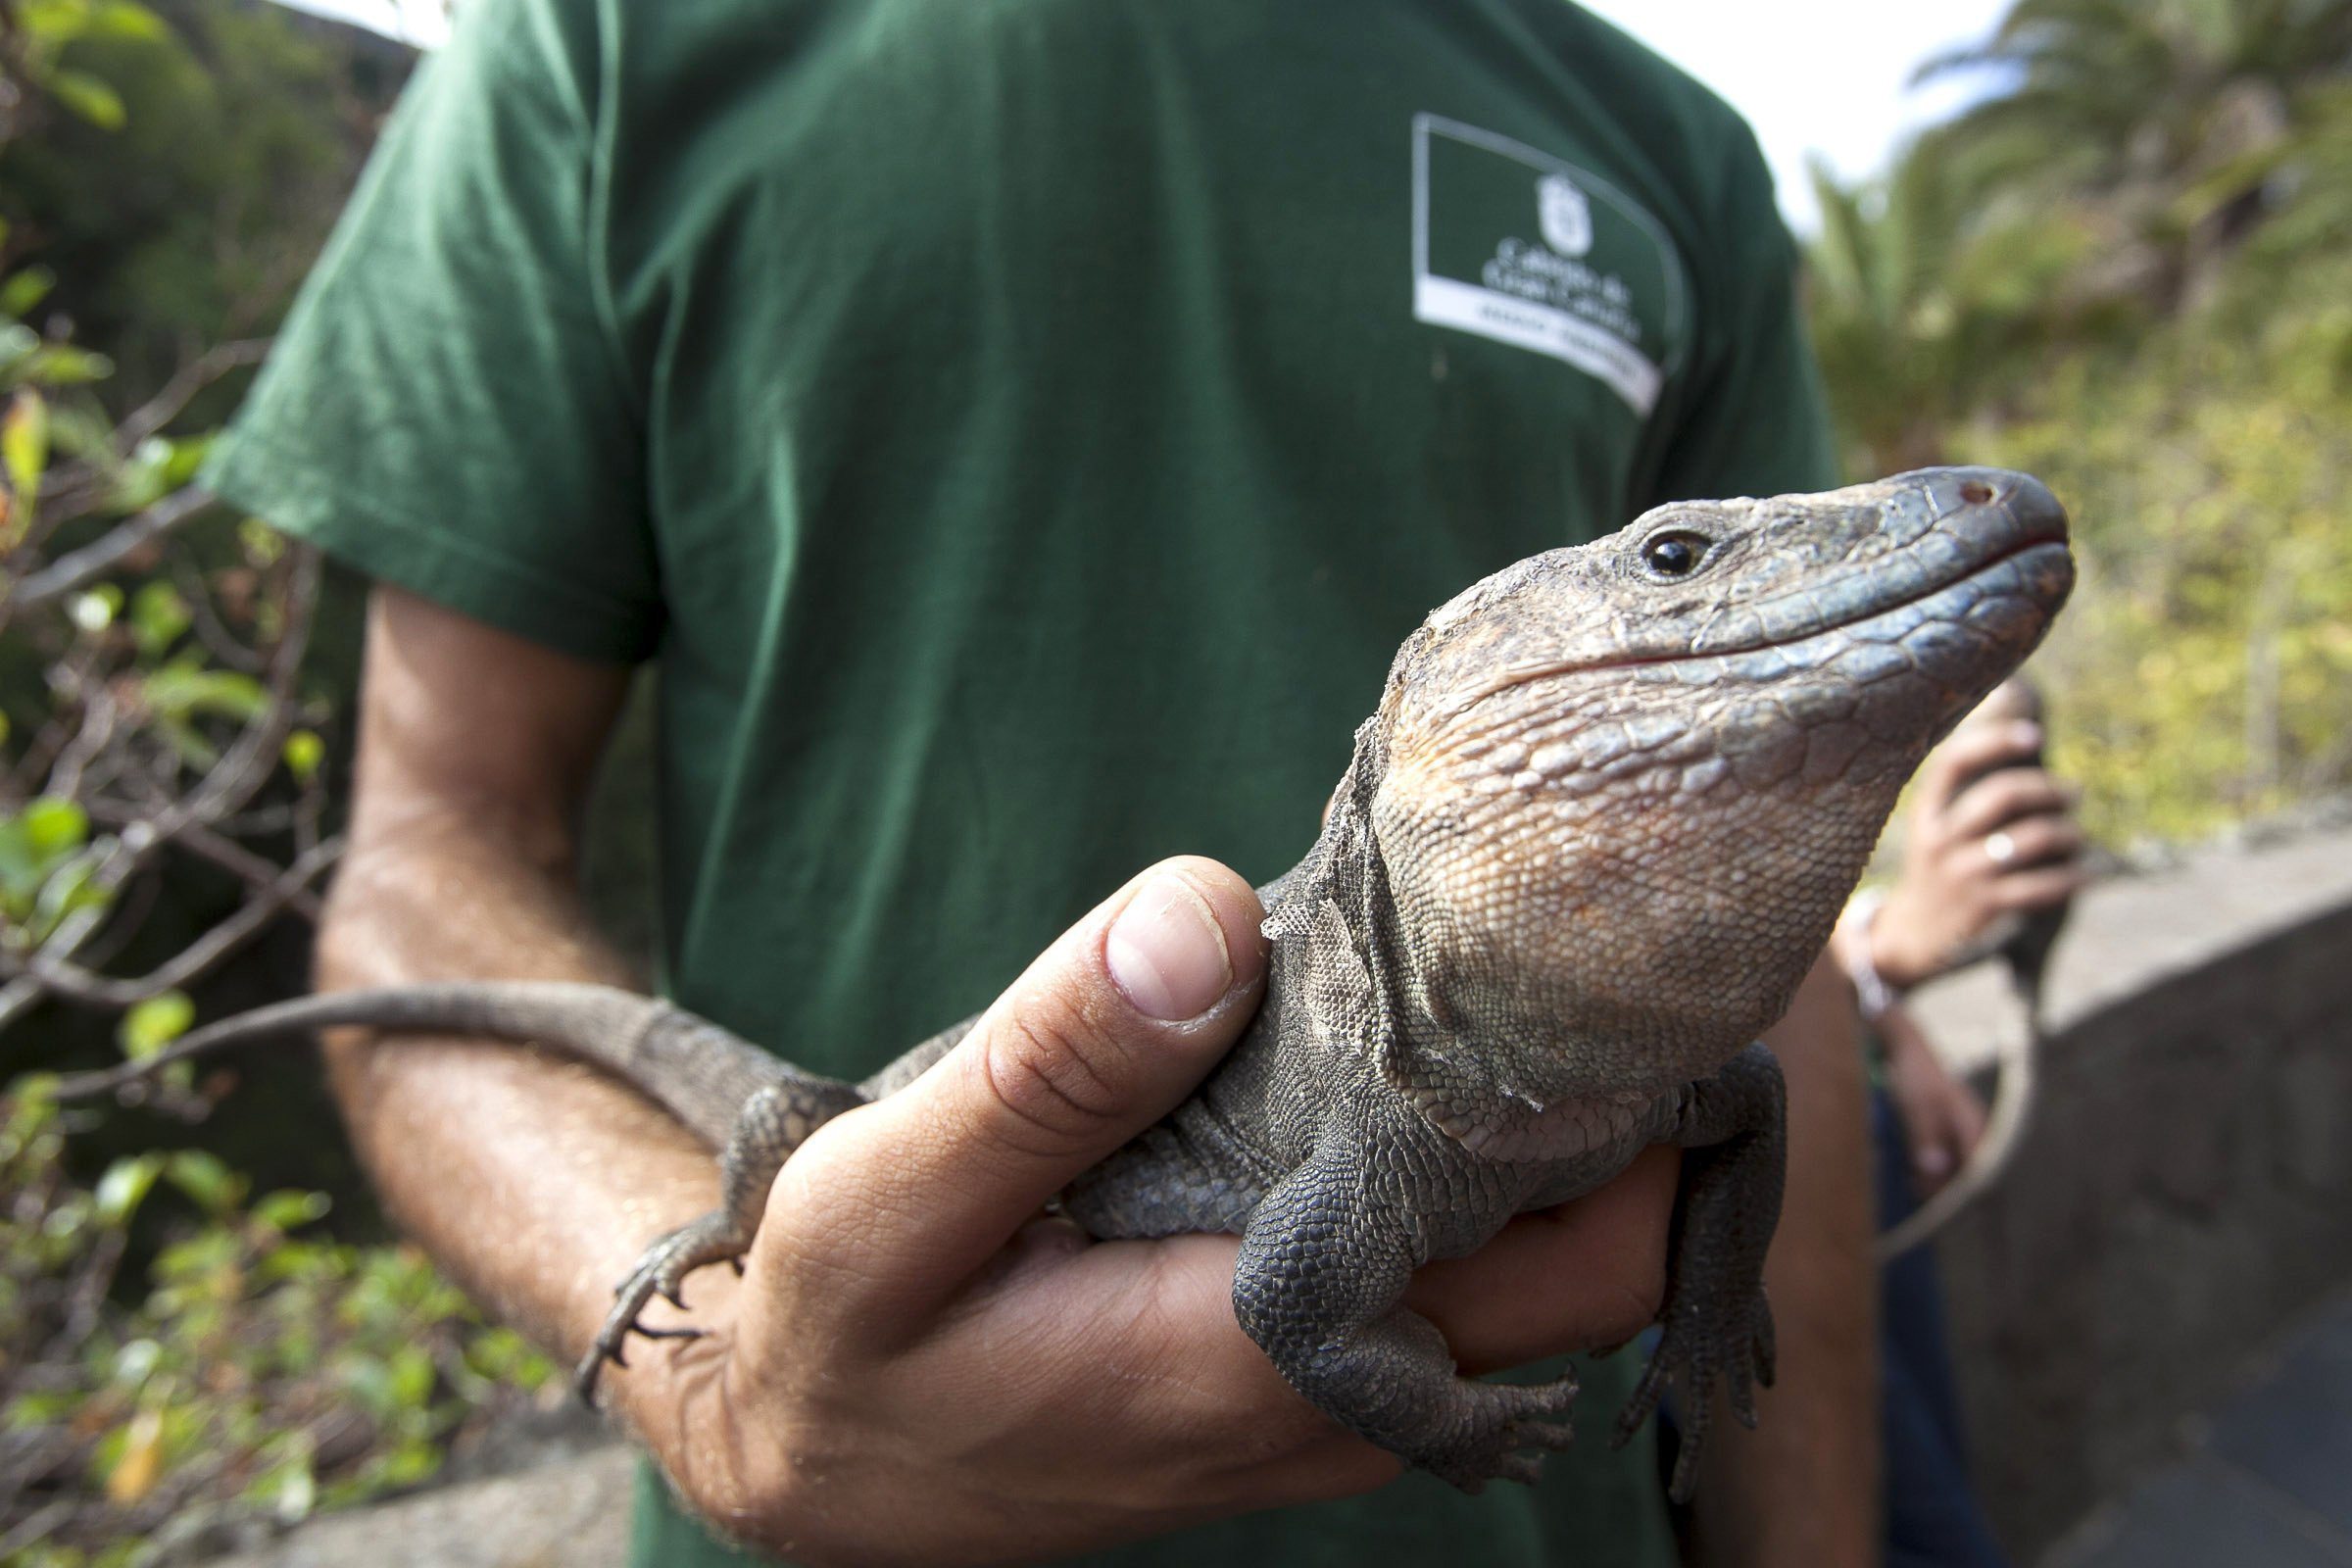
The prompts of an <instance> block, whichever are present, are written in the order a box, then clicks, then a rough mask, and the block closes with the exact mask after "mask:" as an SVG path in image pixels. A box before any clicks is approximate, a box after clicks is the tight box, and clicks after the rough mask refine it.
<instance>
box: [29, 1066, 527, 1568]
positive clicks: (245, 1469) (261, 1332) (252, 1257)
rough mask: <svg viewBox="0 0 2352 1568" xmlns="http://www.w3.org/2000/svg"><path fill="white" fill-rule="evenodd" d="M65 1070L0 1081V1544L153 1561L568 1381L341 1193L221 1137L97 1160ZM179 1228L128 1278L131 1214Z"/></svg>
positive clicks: (319, 1497) (386, 1478)
mask: <svg viewBox="0 0 2352 1568" xmlns="http://www.w3.org/2000/svg"><path fill="white" fill-rule="evenodd" d="M65 1141H66V1140H65V1127H64V1125H63V1122H62V1120H61V1117H60V1114H59V1112H58V1109H57V1107H56V1105H55V1104H54V1103H53V1102H52V1101H51V1100H50V1099H49V1098H48V1096H47V1094H46V1092H45V1088H44V1085H43V1083H42V1081H40V1080H37V1079H27V1080H22V1081H20V1082H19V1084H18V1085H17V1086H16V1089H15V1092H14V1095H13V1098H11V1099H9V1100H5V1101H0V1194H5V1195H6V1197H5V1199H4V1200H0V1391H4V1392H0V1542H5V1543H7V1544H8V1549H6V1550H5V1551H0V1556H5V1557H6V1559H7V1561H9V1562H10V1563H12V1564H22V1565H23V1568H84V1565H101V1564H103V1565H108V1568H135V1565H137V1564H142V1563H147V1562H155V1561H162V1560H167V1559H170V1558H172V1557H174V1556H178V1555H184V1554H185V1553H187V1552H188V1551H190V1550H191V1549H200V1548H202V1547H203V1546H204V1545H205V1544H207V1543H213V1544H218V1543H219V1542H220V1541H221V1539H223V1532H224V1531H226V1530H229V1529H233V1527H235V1526H236V1525H238V1524H240V1523H246V1522H250V1521H255V1520H270V1521H275V1522H280V1523H286V1522H292V1521H295V1520H299V1519H301V1518H303V1517H305V1516H306V1515H308V1514H310V1513H311V1512H313V1511H314V1510H316V1509H320V1508H332V1507H337V1506H341V1505H345V1504H348V1503H351V1502H355V1501H359V1500H361V1499H363V1498H366V1497H368V1496H372V1495H376V1494H379V1493H382V1492H384V1491H387V1490H390V1489H393V1488H396V1487H401V1486H407V1485H411V1484H413V1483H415V1482H417V1481H419V1480H422V1479H424V1478H425V1477H427V1476H430V1475H431V1474H432V1473H433V1472H434V1471H435V1470H437V1469H438V1468H439V1467H440V1464H441V1460H442V1453H443V1450H444V1446H445V1445H446V1442H447V1440H448V1439H449V1437H450V1436H451V1435H452V1434H453V1433H454V1432H456V1431H457V1430H458V1429H459V1428H461V1427H462V1426H463V1425H465V1424H466V1423H467V1422H468V1421H476V1420H478V1419H479V1418H480V1416H481V1414H482V1413H483V1412H484V1411H486V1410H490V1409H494V1408H498V1407H500V1406H502V1405H504V1406H513V1405H514V1404H515V1403H516V1402H517V1401H518V1400H520V1399H522V1398H525V1397H528V1396H529V1395H530V1393H531V1392H533V1391H536V1390H539V1389H541V1388H543V1387H548V1386H550V1383H551V1379H552V1377H553V1371H552V1369H551V1367H550V1366H549V1364H548V1363H547V1362H546V1361H545V1359H544V1358H542V1357H541V1356H539V1355H538V1354H537V1353H536V1352H535V1351H533V1350H531V1349H530V1348H528V1347H527V1346H526V1345H524V1344H523V1342H522V1341H521V1340H520V1339H519V1338H517V1337H516V1336H515V1334H513V1333H512V1332H511V1331H509V1330H505V1329H500V1328H494V1327H491V1326H489V1325H488V1324H486V1323H484V1322H483V1321H482V1320H481V1319H480V1317H479V1316H478V1315H477V1314H476V1313H475V1312H474V1311H473V1309H472V1308H471V1307H470V1306H468V1305H467V1304H466V1299H465V1298H464V1297H463V1296H461V1295H460V1294H459V1293H458V1291H457V1290H456V1289H455V1288H454V1287H452V1286H451V1285H449V1284H448V1283H446V1282H445V1281H443V1280H442V1279H441V1278H440V1277H439V1276H438V1275H436V1274H435V1273H434V1272H433V1270H432V1269H431V1267H430V1266H429V1265H428V1264H427V1263H426V1262H425V1261H424V1259H423V1257H422V1255H421V1254H419V1253H417V1251H415V1250H413V1249H410V1248H354V1247H349V1246H344V1245H340V1244H337V1243H335V1242H333V1241H331V1240H326V1239H323V1238H320V1237H319V1236H317V1235H316V1234H315V1233H314V1228H315V1225H316V1222H317V1221H319V1219H320V1218H321V1217H322V1216H323V1215H324V1214H325V1212H326V1208H327V1203H326V1200H325V1199H324V1197H323V1196H321V1195H319V1194H318V1193H308V1192H294V1191H287V1192H274V1193H269V1194H265V1195H263V1196H262V1197H259V1198H249V1197H248V1195H247V1193H246V1188H245V1182H244V1181H243V1179H242V1178H240V1177H238V1176H236V1175H235V1174H233V1173H232V1172H230V1171H229V1170H228V1169H227V1168H226V1167H225V1166H224V1165H222V1164H221V1161H220V1160H218V1159H217V1158H215V1157H214V1156H212V1155H211V1154H208V1153H205V1152H202V1151H198V1150H180V1151H176V1152H171V1153H161V1152H157V1153H145V1154H138V1155H133V1156H130V1157H128V1158H124V1159H120V1160H117V1161H115V1162H114V1163H113V1164H111V1165H109V1166H108V1167H107V1168H106V1170H105V1171H104V1172H103V1173H102V1174H101V1175H99V1176H98V1178H97V1179H96V1180H95V1181H94V1182H90V1183H88V1184H86V1185H85V1184H83V1183H80V1182H78V1181H76V1180H75V1179H74V1178H73V1176H72V1175H71V1174H70V1173H69V1172H68V1170H67V1168H66V1166H65V1162H64V1150H65ZM167 1193H168V1194H170V1195H171V1197H172V1200H173V1207H174V1208H175V1210H176V1212H175V1215H174V1218H173V1221H172V1239H171V1241H170V1243H169V1245H167V1246H166V1247H165V1248H164V1249H163V1250H162V1251H161V1252H160V1253H158V1254H157V1255H156V1257H155V1260H154V1262H153V1264H152V1266H151V1267H150V1268H149V1270H148V1275H147V1280H146V1285H145V1288H144V1290H143V1291H140V1292H138V1293H136V1294H135V1297H134V1299H132V1300H130V1301H128V1302H127V1303H124V1302H121V1301H118V1300H116V1299H114V1294H119V1293H114V1294H110V1292H112V1288H114V1287H115V1286H116V1285H117V1282H116V1280H115V1279H114V1274H115V1271H116V1268H117V1265H118V1263H119V1262H120V1260H121V1259H122V1257H123V1252H124V1250H125V1246H126V1239H127V1236H128V1231H129V1227H130V1224H131V1222H132V1219H133V1218H134V1216H135V1215H137V1213H138V1212H139V1211H140V1209H141V1208H142V1207H144V1206H148V1205H150V1204H152V1203H156V1202H160V1201H162V1200H161V1198H160V1197H159V1195H162V1194H167Z"/></svg>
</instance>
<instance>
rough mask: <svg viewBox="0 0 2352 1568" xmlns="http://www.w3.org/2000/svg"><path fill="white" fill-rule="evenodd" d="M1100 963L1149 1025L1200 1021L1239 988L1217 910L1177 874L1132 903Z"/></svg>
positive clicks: (1147, 887) (1149, 886)
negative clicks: (1161, 1021) (1154, 1021)
mask: <svg viewBox="0 0 2352 1568" xmlns="http://www.w3.org/2000/svg"><path fill="white" fill-rule="evenodd" d="M1103 958H1104V959H1105V960H1106V961H1107V962H1108V963H1109V965H1110V978H1111V982H1112V983H1113V984H1114V985H1116V986H1117V987H1118V988H1119V990H1120V992H1121V993H1122V994H1124V995H1125V996H1126V998H1127V1000H1128V1002H1129V1003H1131V1004H1133V1005H1134V1007H1135V1010H1136V1011H1138V1012H1140V1013H1142V1014H1143V1015H1144V1016H1145V1017H1147V1018H1160V1019H1168V1020H1174V1019H1178V1018H1197V1017H1199V1016H1200V1015H1201V1013H1203V1012H1206V1011H1207V1010H1208V1009H1209V1008H1210V1007H1212V1006H1214V1005H1216V1002H1217V999H1218V998H1220V997H1222V996H1224V995H1225V993H1226V992H1227V991H1228V990H1229V989H1231V987H1232V985H1233V956H1232V955H1231V954H1229V953H1227V952H1226V951H1225V928H1224V927H1223V926H1221V925H1219V924H1218V923H1217V916H1216V911H1215V910H1213V909H1211V908H1210V907H1208V901H1207V900H1206V899H1203V898H1202V897H1201V895H1200V894H1198V893H1196V892H1194V891H1193V887H1192V884H1191V883H1189V882H1187V881H1185V880H1184V878H1182V877H1180V876H1177V875H1175V874H1173V873H1166V872H1163V873H1162V874H1161V875H1158V876H1155V877H1153V878H1152V880H1151V881H1149V882H1147V883H1145V884H1144V886H1143V890H1142V891H1141V892H1139V893H1137V894H1136V896H1135V897H1134V898H1132V899H1130V900H1128V902H1127V907H1126V908H1125V909H1123V910H1121V911H1120V912H1119V917H1118V918H1117V919H1116V920H1114V921H1112V922H1111V926H1110V935H1109V936H1108V937H1107V938H1105V939H1104V940H1103Z"/></svg>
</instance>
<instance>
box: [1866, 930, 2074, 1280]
mask: <svg viewBox="0 0 2352 1568" xmlns="http://www.w3.org/2000/svg"><path fill="white" fill-rule="evenodd" d="M2015 974H2016V978H2017V981H2018V986H2017V989H2018V992H2019V995H2020V997H2021V998H2022V1000H2023V1001H2024V1002H2025V1005H2026V1027H2025V1028H2024V1029H2023V1030H2022V1031H2018V1032H2015V1033H2004V1034H2003V1035H2002V1037H2001V1042H2000V1046H1999V1049H1998V1051H1997V1052H1996V1054H1995V1057H1994V1059H1995V1060H1996V1061H1997V1062H1998V1064H1999V1069H2000V1082H1999V1084H1998V1086H1997V1087H1996V1088H1995V1089H1994V1090H1993V1095H1992V1111H1991V1114H1990V1115H1988V1116H1987V1117H1986V1118H1985V1136H1984V1137H1983V1138H1981V1139H1979V1140H1978V1141H1977V1147H1976V1151H1975V1152H1973V1153H1971V1154H1970V1155H1969V1158H1968V1162H1967V1163H1966V1164H1964V1165H1962V1166H1961V1167H1960V1170H1959V1172H1958V1174H1956V1175H1954V1176H1953V1177H1952V1179H1951V1180H1950V1181H1949V1182H1946V1183H1945V1184H1944V1185H1943V1186H1942V1188H1940V1189H1939V1190H1938V1191H1937V1192H1936V1196H1934V1197H1933V1198H1931V1199H1929V1200H1928V1201H1926V1202H1924V1203H1922V1204H1920V1205H1919V1207H1917V1208H1915V1209H1913V1210H1912V1211H1911V1212H1910V1213H1909V1214H1906V1215H1905V1216H1903V1219H1902V1222H1901V1223H1900V1224H1898V1225H1895V1226H1893V1227H1892V1228H1890V1229H1888V1230H1886V1231H1882V1232H1881V1233H1880V1234H1879V1242H1878V1251H1879V1261H1880V1262H1881V1263H1883V1264H1884V1263H1889V1262H1892V1261H1893V1260H1894V1259H1895V1258H1898V1257H1900V1256H1902V1255H1903V1254H1904V1253H1905V1252H1908V1251H1909V1250H1911V1249H1913V1248H1914V1247H1917V1246H1918V1245H1919V1244H1920V1243H1922V1242H1924V1241H1926V1240H1927V1239H1928V1238H1929V1237H1931V1236H1933V1235H1935V1234H1936V1232H1937V1231H1939V1230H1941V1229H1943V1227H1944V1226H1945V1224H1947V1223H1948V1222H1949V1221H1950V1220H1951V1218H1952V1216H1954V1215H1955V1214H1958V1213H1959V1212H1960V1211H1961V1210H1962V1209H1964V1208H1966V1207H1967V1206H1968V1205H1969V1204H1971V1203H1973V1202H1975V1201H1977V1199H1978V1198H1980V1197H1982V1196H1983V1195H1984V1193H1985V1191H1986V1190H1987V1189H1988V1188H1990V1187H1991V1186H1992V1185H1993V1183H1995V1182H1997V1181H1999V1180H2000V1179H2001V1174H2002V1172H2004V1171H2005V1170H2007V1169H2008V1168H2009V1160H2010V1158H2011V1156H2012V1155H2014V1154H2015V1153H2016V1152H2017V1146H2018V1141H2019V1140H2020V1139H2022V1138H2023V1137H2024V1136H2025V1131H2026V1123H2027V1122H2028V1120H2029V1119H2030V1118H2031V1113H2032V1111H2033V1109H2034V1069H2035V1067H2036V1066H2038V1065H2039V1063H2040V1060H2041V1048H2042V1043H2043V1040H2044V1038H2045V1035H2044V1027H2043V1022H2042V1008H2041V984H2040V972H2039V970H2038V969H2036V970H2034V972H2033V973H2032V975H2031V976H2030V977H2029V975H2028V974H2027V972H2026V971H2024V970H2022V969H2021V970H2018V971H2015Z"/></svg>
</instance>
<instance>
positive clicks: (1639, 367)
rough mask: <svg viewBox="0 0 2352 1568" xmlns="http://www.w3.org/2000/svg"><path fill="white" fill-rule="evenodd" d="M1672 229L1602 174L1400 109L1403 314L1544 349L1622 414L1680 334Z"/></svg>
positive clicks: (1678, 268) (1650, 393) (1654, 393)
mask: <svg viewBox="0 0 2352 1568" xmlns="http://www.w3.org/2000/svg"><path fill="white" fill-rule="evenodd" d="M1688 316H1689V308H1688V305H1687V304H1686V301H1685V293H1684V285H1683V269H1682V262H1681V259H1680V258H1679V257H1678V256H1677V254H1676V252H1675V248H1674V242H1673V241H1672V240H1671V239H1669V238H1668V237H1667V234H1666V230H1665V229H1664V228H1663V227H1662V226H1661V225H1660V224H1659V222H1658V221H1657V220H1656V219H1655V218H1653V217H1651V216H1650V214H1649V213H1648V212H1647V211H1645V210H1644V209H1643V208H1642V207H1641V206H1640V205H1639V204H1638V203H1636V202H1635V201H1633V200H1632V199H1631V198H1630V197H1628V196H1626V195H1625V194H1624V193H1623V192H1621V191H1619V190H1618V189H1617V188H1616V187H1615V186H1613V185H1611V184H1610V183H1609V182H1608V181H1607V180H1605V179H1603V178H1601V177H1600V176H1599V175H1597V174H1595V173H1593V172H1591V171H1590V170H1585V169H1580V168H1578V167H1577V166H1576V165H1574V164H1571V163H1568V162H1566V161H1565V160H1563V159H1559V158H1555V157H1553V156H1551V155H1550V154H1548V153H1544V152H1540V151H1538V150H1537V149H1535V148H1533V147H1529V146H1527V145H1525V144H1524V143H1521V142H1516V141H1513V140H1511V139H1510V138H1509V137H1507V136H1498V135H1496V134H1495V132H1493V131H1489V130H1481V129H1479V128H1478V127H1477V126H1475V125H1465V124H1462V123H1460V122H1458V121H1452V120H1446V119H1442V118H1440V117H1439V116H1436V115H1416V116H1415V117H1414V118H1413V319H1415V320H1419V321H1426V322H1428V323H1429V324H1430V325H1433V326H1443V327H1450V328H1452V329H1453V330H1455V331H1460V332H1469V333H1473V334H1475V335H1477V336H1479V337H1484V338H1489V339H1491V340H1493V341H1495V342H1497V343H1507V344H1509V345H1511V346H1512V347H1514V348H1521V349H1526V350H1529V351H1530V352H1532V353H1536V354H1542V355H1544V356H1546V357H1548V358H1551V359H1555V360H1558V361H1559V362H1561V363H1562V364H1564V365H1568V366H1571V367H1573V368H1576V369H1578V370H1581V371H1583V372H1584V373H1585V374H1587V375H1590V376H1593V378H1594V379H1596V380H1598V381H1600V382H1601V383H1602V384H1604V385H1606V386H1607V387H1608V388H1609V389H1610V390H1611V391H1613V392H1615V393H1616V394H1617V395H1618V397H1620V398H1622V399H1623V400H1624V401H1625V404H1626V406H1627V407H1628V408H1630V409H1632V410H1633V411H1634V413H1635V414H1636V415H1639V416H1642V417H1646V416H1647V415H1648V414H1649V411H1650V410H1651V409H1652V408H1654V407H1656V405H1657V401H1658V391H1659V389H1660V388H1661V387H1662V386H1664V384H1665V381H1666V377H1667V376H1668V375H1670V374H1672V373H1673V372H1674V370H1675V368H1677V367H1678V366H1679V365H1680V363H1681V360H1682V355H1683V351H1684V347H1685V345H1686V343H1687V342H1688V341H1689V336H1690V324H1689V319H1688Z"/></svg>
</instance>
